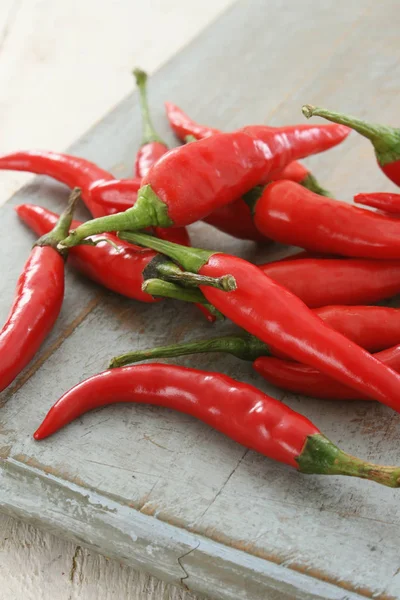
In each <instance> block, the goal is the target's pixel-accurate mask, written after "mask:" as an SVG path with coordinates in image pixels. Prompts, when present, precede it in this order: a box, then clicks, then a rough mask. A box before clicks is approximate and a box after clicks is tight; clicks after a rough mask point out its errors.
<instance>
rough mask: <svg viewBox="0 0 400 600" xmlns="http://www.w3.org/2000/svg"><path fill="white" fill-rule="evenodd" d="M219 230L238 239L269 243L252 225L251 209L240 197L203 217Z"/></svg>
mask: <svg viewBox="0 0 400 600" xmlns="http://www.w3.org/2000/svg"><path fill="white" fill-rule="evenodd" d="M203 220H204V221H205V222H206V223H208V224H209V225H212V226H213V227H215V228H216V229H218V230H219V231H222V232H223V233H227V234H228V235H232V236H233V237H236V238H238V239H240V240H252V241H254V242H259V243H264V244H266V243H271V240H270V239H268V238H267V237H266V236H265V235H263V234H262V233H261V232H260V231H258V229H257V227H256V226H255V225H254V221H253V217H252V216H251V210H250V208H249V207H248V206H247V204H246V203H245V201H244V200H242V198H239V200H236V201H235V202H232V204H226V205H225V206H221V207H220V208H217V209H216V210H214V212H212V213H211V214H210V215H208V217H205V219H203Z"/></svg>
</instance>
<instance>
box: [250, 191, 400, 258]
mask: <svg viewBox="0 0 400 600" xmlns="http://www.w3.org/2000/svg"><path fill="white" fill-rule="evenodd" d="M260 194H261V195H260ZM246 199H247V201H248V203H249V205H250V206H251V207H252V210H253V218H254V222H255V224H256V226H257V228H258V229H259V230H260V231H261V232H262V233H263V234H264V235H266V236H268V237H270V238H272V239H273V240H275V241H278V242H281V243H283V244H292V245H294V246H300V247H301V248H306V249H307V250H312V251H316V252H326V253H328V254H329V253H330V254H339V255H344V256H352V257H360V258H377V259H396V258H400V223H399V221H398V220H396V219H393V218H390V217H385V216H383V215H379V214H377V213H373V212H371V211H370V210H364V209H362V208H357V207H356V206H352V205H350V204H347V203H346V202H339V201H337V200H332V199H331V198H321V196H318V195H317V194H314V193H313V192H310V191H309V190H306V189H305V188H304V187H302V186H301V185H298V184H297V183H293V182H292V181H275V182H273V183H270V184H268V185H267V186H266V187H265V188H264V190H261V191H260V192H259V193H258V195H257V193H256V192H253V193H252V196H250V195H248V196H246Z"/></svg>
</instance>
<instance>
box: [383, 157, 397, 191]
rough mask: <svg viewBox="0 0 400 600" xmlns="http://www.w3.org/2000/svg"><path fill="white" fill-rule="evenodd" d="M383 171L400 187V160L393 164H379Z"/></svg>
mask: <svg viewBox="0 0 400 600" xmlns="http://www.w3.org/2000/svg"><path fill="white" fill-rule="evenodd" d="M378 164H379V166H380V168H381V170H382V171H383V172H384V173H385V175H386V177H388V178H389V179H390V180H391V181H393V183H395V184H396V185H398V186H399V187H400V160H394V161H393V162H391V163H388V164H385V165H382V164H380V163H378Z"/></svg>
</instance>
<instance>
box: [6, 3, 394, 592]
mask: <svg viewBox="0 0 400 600" xmlns="http://www.w3.org/2000/svg"><path fill="white" fill-rule="evenodd" d="M397 8H398V7H397V3H396V2H394V1H390V0H385V1H383V2H380V3H376V2H374V1H372V0H365V1H364V2H362V3H360V2H358V1H357V0H348V1H347V2H337V1H336V2H333V1H330V0H324V2H320V3H316V2H313V1H312V0H303V2H301V3H300V2H298V3H297V2H291V1H290V0H282V1H276V2H269V3H265V2H263V1H262V0H251V1H243V2H240V3H238V4H236V5H235V6H234V7H233V8H232V9H230V10H229V11H228V12H227V13H225V14H224V15H223V16H222V17H221V18H220V19H219V20H218V21H217V22H216V23H214V24H213V25H212V26H211V27H210V28H209V29H208V30H206V31H205V32H204V33H203V34H202V35H201V36H200V37H198V38H197V39H196V40H195V41H194V42H192V43H191V44H190V46H189V47H187V48H186V49H185V50H183V51H182V52H181V53H180V54H179V55H178V56H176V57H175V58H174V59H173V60H172V61H171V62H169V63H168V64H166V65H165V66H164V67H163V68H162V69H161V70H160V71H159V72H158V73H157V74H156V75H155V76H154V78H153V79H152V80H151V87H150V92H151V104H152V109H153V112H154V115H155V121H156V124H157V127H158V128H159V130H160V132H161V133H162V135H163V136H165V137H166V138H168V139H169V141H170V142H171V144H172V143H173V139H172V137H171V135H170V134H169V132H168V126H167V124H166V122H165V118H164V116H163V108H162V102H163V101H164V100H171V101H173V102H176V103H177V104H178V105H180V106H182V108H184V109H186V110H187V111H188V112H189V114H190V115H191V116H193V117H194V118H196V119H198V120H199V121H201V122H204V123H206V124H210V125H211V126H214V127H220V128H221V129H225V130H229V129H233V128H235V127H238V126H240V125H243V124H247V123H250V122H252V123H269V124H272V125H278V124H282V123H290V122H296V121H300V122H301V121H302V119H303V117H302V115H301V110H300V109H301V105H302V104H303V103H306V102H310V103H314V104H320V105H325V106H328V107H330V108H332V109H337V110H343V111H348V112H354V113H356V114H357V115H358V116H360V117H365V118H370V119H377V120H380V121H381V122H387V123H393V124H396V123H398V112H399V107H398V98H399V92H400V89H399V88H400V84H399V81H400V77H399V75H400V63H399V59H398V48H399V45H398V23H397V16H398V10H397ZM137 104H138V102H137V96H136V94H133V95H132V96H131V97H129V98H127V99H126V100H124V101H123V102H121V104H120V105H119V106H117V107H116V109H115V110H114V111H112V112H111V113H110V114H109V115H108V116H107V117H105V118H104V119H103V120H102V121H101V122H100V123H99V124H97V125H96V126H95V127H94V128H93V129H92V130H91V131H89V132H88V133H87V134H86V135H85V136H83V137H82V138H81V139H80V141H79V142H78V143H77V144H75V145H74V146H73V148H71V149H70V152H71V153H74V154H76V155H80V156H84V157H85V158H88V159H90V160H94V161H95V162H97V163H98V164H99V165H101V166H102V167H104V168H106V169H110V170H111V171H112V172H113V173H114V174H115V175H116V176H122V177H125V176H129V175H130V173H131V170H132V163H133V157H134V154H135V150H136V148H137V146H138V144H139V141H140V121H139V112H138V106H137ZM308 164H309V165H310V166H311V168H312V169H313V171H314V172H315V173H316V174H317V176H318V178H319V180H320V181H321V183H322V184H323V185H324V186H326V187H328V188H329V189H331V190H332V191H333V192H334V194H335V196H337V197H338V198H342V199H348V200H351V198H352V196H353V194H354V193H355V192H357V191H361V190H362V191H364V190H365V191H368V190H371V191H377V190H390V189H393V186H391V184H390V182H388V181H387V180H386V179H385V178H384V176H383V175H382V174H381V173H380V171H379V169H378V168H377V167H376V166H375V161H374V156H373V152H372V149H371V147H370V145H369V143H368V142H367V141H365V140H362V139H361V138H359V137H357V136H356V135H353V136H351V137H350V139H349V140H347V141H346V142H345V144H343V146H341V147H339V148H336V149H335V150H333V151H331V152H329V154H325V155H320V156H317V157H313V158H312V159H310V160H309V161H308ZM67 194H68V190H67V189H66V188H65V187H63V186H61V185H59V184H56V183H54V182H53V181H52V180H49V179H47V178H38V179H36V180H35V181H34V183H33V184H31V185H29V186H28V187H26V188H24V189H23V190H21V191H20V192H19V193H18V194H16V195H15V196H14V197H13V198H12V199H11V200H10V201H9V202H8V203H7V204H6V205H5V206H4V207H3V208H2V209H1V212H0V228H1V232H2V235H1V236H0V246H1V251H0V273H1V277H0V318H1V319H2V320H4V319H5V318H6V315H7V312H8V309H9V306H10V304H11V301H12V297H13V294H14V288H15V283H16V280H17V277H18V274H19V272H20V270H21V268H22V266H23V264H24V261H25V258H26V256H27V254H28V252H29V249H30V246H31V244H32V242H33V236H32V234H31V233H30V232H29V231H28V230H27V229H26V228H25V227H24V226H23V225H22V224H21V223H19V222H18V219H17V217H16V215H15V213H14V210H13V207H14V206H15V205H16V204H19V203H22V202H34V203H38V204H41V205H44V206H47V207H50V208H52V209H53V210H60V209H61V208H62V206H64V204H65V199H66V197H67ZM191 234H192V238H193V243H194V245H200V246H204V247H206V248H215V249H221V250H225V251H229V252H233V253H237V254H240V255H241V256H244V257H246V258H250V259H252V260H261V259H267V258H271V259H273V258H276V257H277V256H281V255H282V254H283V252H284V249H282V248H274V249H273V250H265V249H264V250H263V249H260V248H255V247H254V245H253V244H251V243H246V242H238V241H236V240H234V239H232V238H230V237H228V236H225V235H223V234H220V233H216V232H215V230H213V229H212V228H210V227H208V226H206V225H202V224H196V225H194V226H192V227H191ZM233 330H234V327H233V326H232V325H231V324H230V323H224V324H217V325H213V326H212V325H209V324H206V323H205V321H204V320H203V319H202V317H201V315H200V314H199V313H198V312H196V311H195V310H194V309H193V308H192V307H191V306H186V305H182V304H179V303H174V302H163V303H160V304H158V305H156V306H145V305H141V304H139V303H136V302H133V301H129V300H127V299H123V298H119V297H117V296H115V295H114V294H112V293H110V292H107V291H105V290H103V289H101V288H100V287H98V286H96V285H94V284H92V283H90V282H88V281H86V280H85V279H84V278H82V277H80V276H79V275H76V274H75V273H73V272H68V276H67V291H66V298H65V303H64V306H63V310H62V314H61V316H60V318H59V320H58V322H57V325H56V327H55V329H54V331H53V333H52V334H51V335H50V337H49V339H48V340H47V342H46V343H45V345H44V346H43V348H42V349H41V351H40V353H39V354H38V356H37V357H36V358H35V359H34V360H33V361H32V363H31V364H30V365H29V366H28V368H27V369H26V370H25V371H24V373H22V374H21V376H20V377H19V378H18V379H17V380H16V381H15V382H14V384H13V385H12V386H10V388H9V389H8V390H6V391H5V392H3V393H2V394H1V396H0V406H1V413H0V508H1V510H3V511H4V512H7V513H9V514H11V515H14V516H17V517H18V518H22V519H26V520H28V521H30V522H31V523H34V524H36V525H38V526H40V527H43V528H47V529H49V530H50V531H52V532H54V533H57V534H60V535H63V536H66V537H69V538H71V539H73V540H75V541H76V542H79V543H82V544H85V545H87V546H89V547H91V548H94V549H96V550H97V551H99V552H101V553H103V554H105V555H107V556H112V557H115V558H117V559H119V560H121V561H123V562H126V563H128V564H130V565H133V566H134V567H136V568H138V569H143V570H145V571H147V572H148V573H151V574H153V575H156V576H157V577H159V578H161V579H164V580H166V581H169V582H173V583H178V584H179V583H181V584H182V585H184V586H187V587H188V588H189V589H190V590H192V591H194V592H198V593H203V594H205V595H207V596H209V597H210V598H217V599H224V600H227V599H236V598H241V599H244V600H258V599H260V600H261V599H265V598H271V599H278V598H279V599H283V600H285V599H289V598H303V599H306V598H307V599H311V598H329V599H336V600H339V599H341V600H343V599H344V598H346V599H355V598H364V597H367V598H380V599H382V600H383V599H384V598H385V599H387V598H398V597H400V552H399V537H400V536H399V534H400V509H399V507H400V491H397V490H391V489H386V488H383V487H379V486H378V485H376V484H373V483H369V482H365V481H361V480H352V479H346V478H339V477H318V476H302V475H299V474H297V473H296V472H294V471H293V470H291V469H290V468H289V467H286V466H284V465H280V464H277V463H274V462H272V461H270V460H268V459H267V458H264V457H262V456H260V455H258V454H256V453H254V452H251V451H247V450H246V449H245V448H243V447H241V446H239V445H238V444H236V443H234V442H232V441H230V440H229V439H227V438H226V437H224V436H223V435H221V434H219V433H217V432H215V431H213V430H212V429H210V428H209V427H207V426H206V425H204V424H202V423H200V422H197V421H196V420H194V419H192V418H190V417H188V416H185V415H181V414H178V413H175V412H173V411H169V410H164V409H159V408H156V407H148V406H133V405H132V406H118V405H116V406H112V407H108V408H105V409H103V410H98V411H94V412H93V413H90V414H87V415H85V416H83V417H82V418H81V419H79V420H78V421H76V422H74V423H73V424H71V425H70V426H68V427H67V428H65V429H64V430H63V431H61V432H60V433H58V434H57V435H55V436H54V437H52V438H50V439H48V440H46V441H43V442H41V443H36V442H34V441H33V439H32V433H33V431H34V429H35V428H36V426H37V425H38V424H39V422H40V421H41V419H42V417H43V416H44V415H45V413H46V412H47V410H48V409H49V407H50V406H51V405H52V404H53V402H54V401H55V400H56V399H57V398H58V397H59V396H60V395H61V394H62V393H63V392H64V391H66V390H67V389H68V388H70V387H71V386H72V385H74V384H75V383H77V382H78V381H81V380H83V379H84V378H86V377H88V376H89V375H92V374H94V373H97V372H99V371H101V370H103V369H104V368H105V367H106V365H107V363H108V360H109V358H110V357H111V356H113V355H115V354H119V353H121V352H124V351H128V350H129V349H132V348H145V347H148V346H153V345H156V344H157V345H158V344H163V343H167V342H168V343H172V342H174V341H184V340H189V339H195V338H200V337H203V338H204V337H207V336H209V337H211V336H212V335H217V334H219V333H221V334H223V333H227V332H230V331H233ZM171 362H172V361H171ZM174 362H176V363H178V364H184V365H189V366H194V367H198V368H202V369H210V370H219V371H222V372H224V373H227V374H228V375H231V376H234V377H236V378H238V379H240V380H244V381H248V382H250V383H253V384H255V385H257V386H259V387H261V388H262V389H264V390H266V391H267V392H269V393H271V394H272V395H274V396H275V397H276V398H278V399H282V400H283V401H284V402H286V403H287V404H289V405H290V406H291V407H293V408H294V409H296V410H298V411H300V412H302V413H304V414H305V415H307V416H308V417H309V418H311V419H312V420H313V421H314V422H315V423H316V424H317V425H318V426H319V427H320V428H321V430H322V431H324V433H325V434H326V435H327V436H328V437H330V438H331V439H332V440H333V441H335V442H337V443H338V444H340V446H341V447H342V448H343V449H344V450H346V451H348V452H350V453H353V454H356V455H358V456H360V457H362V458H365V459H368V460H374V461H376V462H382V463H387V464H400V447H399V443H398V440H399V431H400V420H399V416H398V415H397V414H395V413H393V412H392V411H390V410H389V409H388V408H385V407H382V406H378V405H376V404H374V403H349V404H346V403H339V402H337V403H335V402H322V401H317V400H311V399H308V398H303V397H299V396H294V395H290V394H285V393H283V392H282V391H280V390H277V389H276V388H272V387H271V386H268V385H267V384H266V383H265V382H264V381H262V380H261V379H260V378H259V377H258V376H257V375H256V374H255V373H254V372H253V371H252V368H251V364H248V363H244V362H240V361H238V360H236V359H234V358H232V357H224V356H219V355H208V356H207V355H204V356H197V357H194V358H190V357H188V358H182V359H176V361H174Z"/></svg>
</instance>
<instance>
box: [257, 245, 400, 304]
mask: <svg viewBox="0 0 400 600" xmlns="http://www.w3.org/2000/svg"><path fill="white" fill-rule="evenodd" d="M258 267H259V268H260V269H261V270H262V271H263V273H265V274H266V275H268V277H270V278H271V279H273V280H274V281H276V282H277V283H280V284H281V285H283V286H284V287H286V288H287V289H288V290H290V291H291V292H293V294H295V295H296V296H298V297H299V298H300V299H301V300H303V302H304V303H305V304H307V306H309V307H310V308H317V307H320V306H327V305H329V304H349V305H355V304H371V303H373V302H378V301H379V300H385V299H386V298H390V297H391V296H395V295H396V294H398V293H399V292H400V260H391V261H383V260H368V259H357V258H354V259H352V258H349V259H345V258H295V257H293V258H288V259H285V260H279V261H276V262H272V263H266V264H264V265H258Z"/></svg>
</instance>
